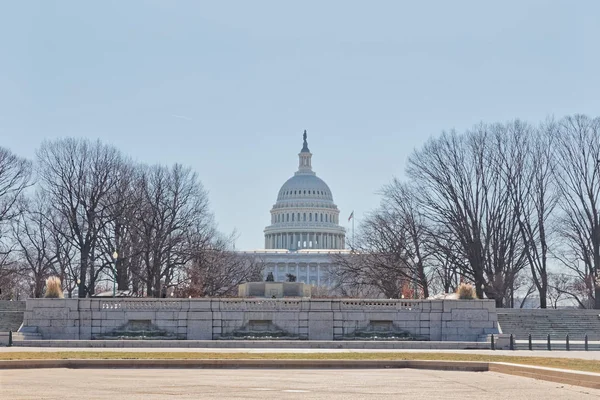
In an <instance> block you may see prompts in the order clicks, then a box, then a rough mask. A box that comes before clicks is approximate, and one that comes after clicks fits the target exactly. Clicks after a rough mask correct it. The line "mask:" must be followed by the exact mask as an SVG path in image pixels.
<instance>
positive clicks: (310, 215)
mask: <svg viewBox="0 0 600 400" xmlns="http://www.w3.org/2000/svg"><path fill="white" fill-rule="evenodd" d="M308 220H309V221H312V213H310V214H308Z"/></svg>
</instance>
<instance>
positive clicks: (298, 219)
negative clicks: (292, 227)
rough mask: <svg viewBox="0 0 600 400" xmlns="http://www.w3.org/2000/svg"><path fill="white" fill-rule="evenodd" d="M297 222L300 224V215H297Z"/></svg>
mask: <svg viewBox="0 0 600 400" xmlns="http://www.w3.org/2000/svg"><path fill="white" fill-rule="evenodd" d="M298 222H300V213H298Z"/></svg>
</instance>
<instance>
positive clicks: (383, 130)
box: [0, 0, 600, 249]
mask: <svg viewBox="0 0 600 400" xmlns="http://www.w3.org/2000/svg"><path fill="white" fill-rule="evenodd" d="M599 89H600V2H598V1H594V0H590V1H583V0H578V1H524V0H522V1H496V2H491V1H410V2H409V1H376V0H374V1H347V0H344V1H301V2H300V1H297V2H293V3H292V2H291V1H256V0H253V1H235V2H234V1H212V2H202V1H167V0H163V1H143V2H142V1H112V2H111V1H101V2H100V1H98V2H90V1H12V0H11V1H0V145H2V146H5V147H9V148H11V149H12V150H13V151H15V152H16V153H18V154H20V155H22V156H26V157H33V155H34V151H35V148H36V147H37V146H38V145H39V143H40V142H41V141H42V140H43V139H44V138H56V137H64V136H77V137H79V136H83V137H89V138H93V139H95V138H100V139H102V140H103V141H105V142H107V143H112V144H114V145H116V146H118V147H119V148H121V149H122V150H123V151H124V152H125V153H127V154H129V155H131V156H132V157H133V158H134V159H136V160H139V161H143V162H147V163H158V162H160V163H165V164H166V163H174V162H180V163H183V164H185V165H189V166H192V167H193V168H194V169H195V170H196V171H197V172H198V173H199V175H200V177H201V179H202V182H203V183H204V185H205V187H206V188H207V189H208V190H209V192H210V199H211V203H212V208H213V210H214V212H215V214H216V218H217V221H218V223H219V226H220V228H221V229H222V230H224V231H231V230H233V229H237V230H238V232H239V234H240V237H239V240H238V243H237V248H238V249H254V248H260V247H262V246H263V233H262V230H263V228H264V227H265V226H266V225H267V224H268V223H269V220H270V219H269V210H270V208H271V206H272V205H273V203H274V202H275V199H276V196H277V192H278V190H279V187H280V186H281V185H282V184H283V182H285V180H286V179H287V178H289V177H290V176H291V175H292V174H293V172H294V171H295V170H296V167H297V153H298V152H299V151H300V149H301V147H302V131H303V130H304V129H307V130H308V138H309V145H310V149H311V151H312V152H313V154H314V156H313V167H314V169H315V170H316V172H317V174H318V175H319V176H320V177H322V178H323V179H324V180H325V181H326V182H327V183H328V184H329V186H330V187H331V189H332V191H333V194H334V199H335V201H336V203H337V204H338V206H339V208H340V210H341V212H342V214H341V218H340V220H341V221H343V223H344V224H346V220H347V217H348V215H349V214H350V212H351V211H352V209H355V210H356V214H355V215H356V216H357V217H358V218H359V220H360V217H361V216H362V215H363V214H364V213H365V212H367V211H368V210H370V209H372V208H374V207H376V206H377V204H378V202H379V199H378V197H377V195H376V192H377V190H378V189H379V188H380V187H381V186H382V185H383V184H385V183H386V182H388V181H389V180H390V179H391V178H392V176H394V175H397V176H402V174H403V169H404V166H405V163H406V159H407V156H408V155H409V154H410V153H411V151H412V150H413V149H414V148H415V147H416V146H419V145H420V144H421V143H422V142H423V141H424V140H426V139H427V138H428V137H430V136H432V135H437V134H439V133H440V132H441V130H443V129H449V128H457V129H459V130H463V129H465V128H468V127H471V126H472V125H473V124H475V123H477V122H479V121H481V120H484V121H490V122H492V121H505V120H508V119H511V118H515V117H519V118H523V119H526V120H530V121H534V122H535V121H540V120H543V119H544V118H545V117H546V116H547V115H556V116H563V115H565V114H570V113H576V112H579V113H587V114H590V115H598V114H600V113H599V110H600V90H599ZM347 226H348V225H347Z"/></svg>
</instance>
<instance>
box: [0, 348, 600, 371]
mask: <svg viewBox="0 0 600 400" xmlns="http://www.w3.org/2000/svg"><path fill="white" fill-rule="evenodd" d="M66 359H71V360H73V359H104V360H106V359H109V360H110V359H126V360H141V359H160V360H165V359H179V360H181V359H196V360H242V359H244V360H438V361H482V362H491V361H497V362H507V363H514V364H524V365H536V366H540V367H550V368H563V369H572V370H577V371H586V372H596V373H600V361H593V360H582V359H574V358H548V357H516V356H490V355H483V354H468V353H465V354H461V353H387V352H386V353H262V354H261V353H246V352H243V351H240V352H236V353H205V352H189V353H185V352H160V353H159V352H148V353H143V352H120V351H119V352H116V351H115V352H110V351H106V352H104V351H102V352H100V351H68V352H67V351H57V352H14V353H1V352H0V360H66Z"/></svg>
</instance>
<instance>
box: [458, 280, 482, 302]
mask: <svg viewBox="0 0 600 400" xmlns="http://www.w3.org/2000/svg"><path fill="white" fill-rule="evenodd" d="M456 294H458V298H459V299H460V300H473V299H476V298H477V294H476V293H475V288H474V287H473V285H471V284H470V283H461V284H460V286H459V287H458V289H456Z"/></svg>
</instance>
